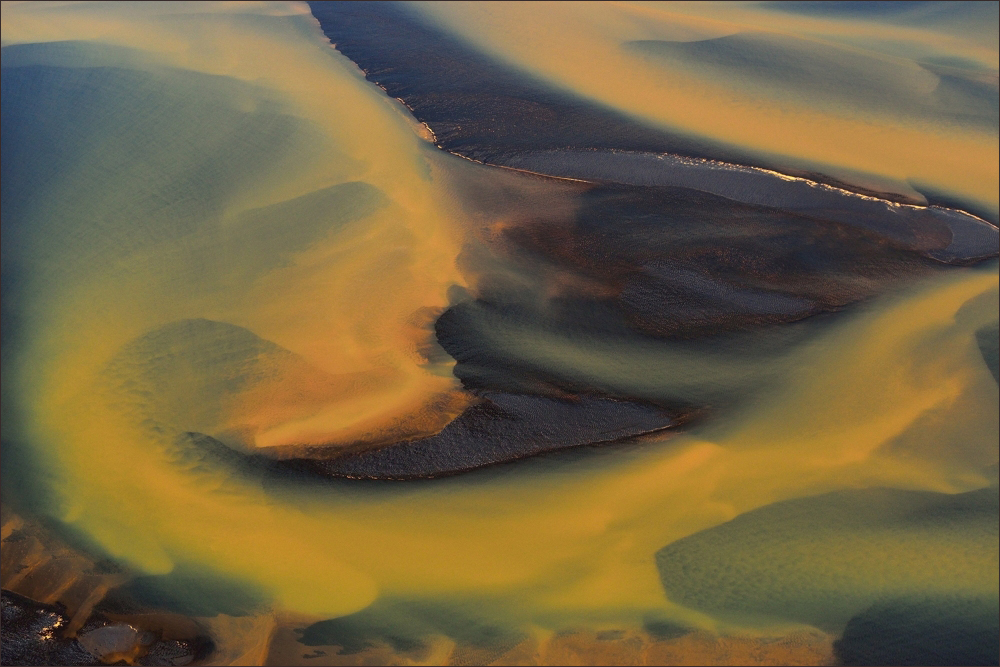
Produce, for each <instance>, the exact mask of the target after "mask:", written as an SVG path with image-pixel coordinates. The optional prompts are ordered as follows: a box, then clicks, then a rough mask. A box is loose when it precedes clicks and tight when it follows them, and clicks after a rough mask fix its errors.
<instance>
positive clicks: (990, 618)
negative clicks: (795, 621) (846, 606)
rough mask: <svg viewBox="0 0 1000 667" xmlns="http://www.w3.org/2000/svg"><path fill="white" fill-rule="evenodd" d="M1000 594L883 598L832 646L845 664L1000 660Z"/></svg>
mask: <svg viewBox="0 0 1000 667" xmlns="http://www.w3.org/2000/svg"><path fill="white" fill-rule="evenodd" d="M998 615H1000V605H998V599H997V598H996V597H992V598H990V597H985V598H964V597H939V598H926V599H901V600H891V601H887V602H882V603H879V604H876V605H873V606H872V607H870V608H868V609H866V610H865V611H864V612H862V613H860V614H858V615H857V616H855V617H853V618H852V619H851V620H850V621H849V622H848V623H847V627H846V628H845V629H844V635H843V637H841V638H840V639H839V640H837V641H836V642H834V645H833V648H834V652H835V654H836V655H837V658H838V659H839V661H840V664H842V665H996V664H1000V625H998V623H997V617H998Z"/></svg>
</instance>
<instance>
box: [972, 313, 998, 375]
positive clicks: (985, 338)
mask: <svg viewBox="0 0 1000 667" xmlns="http://www.w3.org/2000/svg"><path fill="white" fill-rule="evenodd" d="M976 344H977V345H978V346H979V351H980V352H981V353H982V355H983V361H985V362H986V367H987V368H989V369H990V373H993V379H994V380H996V381H997V382H1000V322H994V323H993V324H987V325H986V326H984V327H983V328H981V329H978V330H977V331H976Z"/></svg>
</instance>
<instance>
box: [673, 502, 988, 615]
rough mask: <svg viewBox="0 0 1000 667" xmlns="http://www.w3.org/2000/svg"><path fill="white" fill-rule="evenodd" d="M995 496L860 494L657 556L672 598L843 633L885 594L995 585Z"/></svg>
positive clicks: (767, 515) (733, 525) (779, 508)
mask: <svg viewBox="0 0 1000 667" xmlns="http://www.w3.org/2000/svg"><path fill="white" fill-rule="evenodd" d="M997 514H998V496H997V489H996V488H986V489H981V490H978V491H971V492H968V493H961V494H956V495H949V494H944V493H934V492H921V491H900V490H894V489H865V490H855V491H840V492H835V493H828V494H824V495H821V496H815V497H811V498H802V499H796V500H789V501H785V502H779V503H774V504H772V505H767V506H765V507H762V508H760V509H757V510H754V511H751V512H747V513H745V514H742V515H740V516H738V517H736V518H735V519H733V520H732V521H729V522H727V523H724V524H722V525H720V526H716V527H714V528H711V529H708V530H705V531H702V532H700V533H696V534H694V535H691V536H689V537H686V538H683V539H681V540H678V541H676V542H674V543H672V544H670V545H668V546H666V547H664V548H663V549H661V550H660V551H658V552H657V554H656V564H657V567H658V568H659V572H660V577H661V580H662V582H663V587H664V589H665V590H666V593H667V595H668V597H669V598H670V599H671V600H673V601H675V602H678V603H680V604H683V605H685V606H688V607H691V608H693V609H697V610H700V611H704V612H708V613H712V614H716V615H718V616H720V617H724V618H732V619H734V620H737V621H739V620H742V621H746V620H753V619H758V620H764V621H770V620H781V621H792V622H802V623H808V624H811V625H814V626H816V627H819V628H821V629H823V630H826V631H828V632H838V633H839V631H840V630H841V629H842V628H843V627H844V625H845V624H846V623H847V622H848V620H849V619H850V618H852V617H853V616H855V615H856V614H858V613H859V612H861V611H862V610H864V609H865V608H867V607H869V606H871V605H873V604H875V603H877V602H878V601H879V600H882V599H886V598H887V597H908V596H915V595H959V594H962V595H967V596H968V595H985V594H994V593H995V591H996V588H997V580H998V576H997V562H998V546H997V535H998V530H997V523H998V517H997Z"/></svg>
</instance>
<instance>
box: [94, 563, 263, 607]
mask: <svg viewBox="0 0 1000 667" xmlns="http://www.w3.org/2000/svg"><path fill="white" fill-rule="evenodd" d="M269 605H270V597H269V595H268V594H267V593H266V592H265V591H264V590H263V589H260V588H259V587H257V586H255V585H254V584H252V583H251V582H248V581H245V580H242V579H236V578H233V577H231V576H228V575H224V574H221V573H219V572H216V571H214V570H211V569H209V568H206V567H203V566H195V565H184V564H178V566H177V567H176V568H174V570H173V571H172V572H170V573H169V574H164V575H150V576H140V577H136V578H134V579H132V580H131V581H129V582H128V583H126V584H124V585H122V586H119V587H118V588H114V589H112V590H111V591H109V592H108V595H107V596H106V597H105V598H104V600H103V601H102V602H101V604H100V605H99V606H98V608H97V611H104V612H107V613H125V614H128V613H137V612H139V611H142V610H150V609H155V610H160V611H168V612H173V613H176V614H184V615H186V616H218V615H219V614H225V615H227V616H251V615H254V614H258V613H261V612H262V611H264V610H266V609H267V608H268V607H269Z"/></svg>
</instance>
